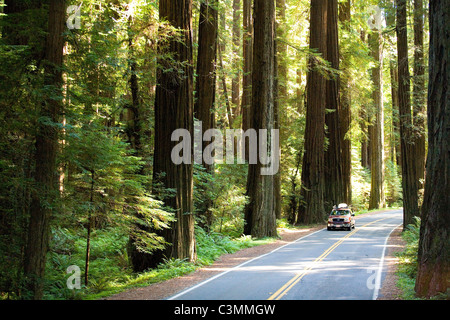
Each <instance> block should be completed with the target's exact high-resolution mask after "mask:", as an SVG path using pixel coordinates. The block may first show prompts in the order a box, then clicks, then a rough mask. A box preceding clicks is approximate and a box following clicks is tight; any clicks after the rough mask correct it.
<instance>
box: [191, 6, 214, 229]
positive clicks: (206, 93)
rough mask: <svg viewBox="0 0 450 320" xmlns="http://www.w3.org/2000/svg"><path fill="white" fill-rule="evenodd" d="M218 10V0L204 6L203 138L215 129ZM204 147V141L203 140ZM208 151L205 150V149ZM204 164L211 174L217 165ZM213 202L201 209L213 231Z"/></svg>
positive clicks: (200, 66) (200, 60)
mask: <svg viewBox="0 0 450 320" xmlns="http://www.w3.org/2000/svg"><path fill="white" fill-rule="evenodd" d="M217 29H218V11H217V1H216V0H207V1H205V2H202V3H201V5H200V18H199V34H198V37H199V38H198V55H197V81H196V89H195V92H196V95H197V96H196V99H195V104H194V113H195V118H196V119H198V120H199V121H201V122H202V137H203V134H204V133H205V131H206V130H208V129H212V128H214V127H215V112H214V102H215V96H216V57H217ZM201 143H202V144H203V139H202V141H201ZM201 150H204V147H203V146H202V147H201ZM202 165H203V167H204V168H205V169H206V171H207V172H209V173H210V174H212V173H213V169H214V166H213V165H208V164H206V163H205V162H204V160H203V157H202ZM211 204H212V203H211V200H210V199H207V198H206V197H205V198H203V201H202V204H201V205H200V207H199V208H197V214H198V215H199V216H201V217H202V218H201V219H199V220H200V222H199V223H200V226H202V227H204V228H206V229H209V227H210V226H211V223H212V213H211V212H210V210H209V207H210V206H211Z"/></svg>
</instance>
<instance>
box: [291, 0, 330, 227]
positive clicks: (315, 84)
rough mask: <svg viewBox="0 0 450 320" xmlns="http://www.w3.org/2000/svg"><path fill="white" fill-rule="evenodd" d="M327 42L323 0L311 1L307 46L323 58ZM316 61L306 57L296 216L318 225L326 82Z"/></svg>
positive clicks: (321, 206) (321, 215)
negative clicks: (303, 122)
mask: <svg viewBox="0 0 450 320" xmlns="http://www.w3.org/2000/svg"><path fill="white" fill-rule="evenodd" d="M326 39H327V0H311V18H310V45H309V47H310V48H311V49H316V50H317V52H318V53H320V54H322V56H324V55H325V54H326V47H327V44H326ZM317 66H318V61H317V58H315V57H314V56H313V55H311V56H310V57H309V62H308V67H309V68H308V69H309V71H308V77H307V105H306V128H305V151H304V155H303V164H302V178H301V181H302V187H301V188H302V189H301V192H300V197H301V198H300V201H301V203H300V205H299V217H298V219H297V221H299V222H301V223H306V224H308V223H315V222H321V221H323V219H324V216H325V208H324V199H323V193H324V183H325V181H324V141H325V131H324V128H325V100H324V98H323V97H324V96H325V93H326V80H325V77H324V76H323V75H322V74H321V73H320V72H319V71H318V70H317Z"/></svg>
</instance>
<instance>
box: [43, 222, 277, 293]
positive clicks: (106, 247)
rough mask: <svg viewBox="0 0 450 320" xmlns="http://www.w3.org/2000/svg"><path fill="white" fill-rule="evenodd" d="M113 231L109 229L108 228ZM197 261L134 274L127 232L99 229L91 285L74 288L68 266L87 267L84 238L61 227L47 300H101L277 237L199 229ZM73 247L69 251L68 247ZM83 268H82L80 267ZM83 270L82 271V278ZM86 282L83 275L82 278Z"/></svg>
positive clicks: (171, 263) (172, 261) (170, 262)
mask: <svg viewBox="0 0 450 320" xmlns="http://www.w3.org/2000/svg"><path fill="white" fill-rule="evenodd" d="M109 231H110V230H109ZM195 231H196V241H197V261H196V262H195V263H191V262H188V261H185V260H180V259H170V260H164V261H163V262H162V263H161V264H160V265H159V266H158V267H157V268H155V269H151V270H148V271H146V272H143V273H138V274H137V273H133V272H132V270H131V267H130V263H129V261H128V257H127V254H126V244H127V241H128V237H127V236H126V235H125V234H112V233H111V232H97V234H96V236H95V237H93V241H92V248H93V250H92V252H91V262H90V269H89V270H90V272H89V284H88V286H87V287H86V286H84V285H83V284H82V285H81V289H75V290H71V289H68V288H67V285H66V282H67V280H68V278H69V276H70V274H67V273H66V269H65V268H66V267H67V266H68V265H75V266H80V268H81V266H84V260H83V258H84V256H83V254H84V246H85V241H83V240H80V239H79V238H76V237H75V236H74V235H71V234H70V233H69V232H68V230H58V232H57V234H54V238H56V239H58V240H59V248H58V249H59V250H56V251H57V253H52V255H51V257H50V258H49V262H48V266H49V267H48V270H49V272H48V273H49V281H48V282H47V290H46V295H45V299H77V300H79V299H83V300H93V299H101V298H104V297H107V296H110V295H113V294H116V293H119V292H122V291H125V290H128V289H131V288H137V287H145V286H148V285H150V284H153V283H158V282H162V281H165V280H168V279H172V278H175V277H179V276H182V275H185V274H188V273H191V272H193V271H195V270H196V269H198V268H200V267H202V266H206V265H210V264H212V263H214V261H216V260H217V259H218V258H219V257H220V256H221V255H223V254H227V253H234V252H236V251H239V250H242V249H245V248H249V247H254V246H258V245H263V244H268V243H271V242H273V241H275V240H276V238H263V239H252V238H251V237H250V236H242V237H238V238H232V237H230V236H225V235H223V234H220V233H216V232H211V233H207V232H205V231H204V230H203V229H201V228H196V230H195ZM69 247H70V254H67V250H65V248H66V249H68V248H69ZM81 269H82V268H81ZM83 275H84V270H81V277H83ZM81 282H82V283H83V278H82V279H81Z"/></svg>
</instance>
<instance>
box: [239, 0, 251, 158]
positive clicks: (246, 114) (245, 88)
mask: <svg viewBox="0 0 450 320" xmlns="http://www.w3.org/2000/svg"><path fill="white" fill-rule="evenodd" d="M242 18H243V29H244V32H243V41H242V47H243V58H244V75H243V78H242V99H241V114H242V130H244V131H247V130H248V129H249V128H250V127H251V122H250V121H251V114H250V109H251V103H252V61H253V19H252V0H243V16H242ZM245 159H246V160H248V144H247V143H246V144H245Z"/></svg>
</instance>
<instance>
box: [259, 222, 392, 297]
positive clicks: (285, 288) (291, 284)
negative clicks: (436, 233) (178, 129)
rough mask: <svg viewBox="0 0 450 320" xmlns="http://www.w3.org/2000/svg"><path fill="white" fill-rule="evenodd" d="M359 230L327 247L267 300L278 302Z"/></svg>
mask: <svg viewBox="0 0 450 320" xmlns="http://www.w3.org/2000/svg"><path fill="white" fill-rule="evenodd" d="M385 219H387V218H383V219H379V220H376V221H372V222H370V223H367V224H365V225H363V226H362V227H360V228H364V227H367V226H369V225H371V224H374V223H376V222H379V221H381V220H385ZM358 230H359V229H355V230H353V231H352V232H350V233H349V234H347V235H346V236H345V237H343V238H342V239H340V240H339V241H337V242H336V243H334V244H333V245H332V246H331V247H329V248H328V249H327V250H325V252H324V253H322V254H321V255H320V256H319V257H318V258H317V259H316V260H314V261H313V262H312V263H311V264H310V266H309V267H307V268H305V269H303V271H302V272H300V273H298V274H296V275H295V276H294V277H293V278H292V279H291V280H289V281H288V282H287V283H286V284H285V285H284V286H282V287H281V288H280V289H278V290H277V292H275V293H274V294H273V295H271V296H270V297H269V299H268V300H280V299H281V298H282V297H283V296H284V295H286V294H287V293H288V292H289V290H291V289H292V287H294V286H295V285H296V284H297V283H298V282H299V281H300V280H302V278H303V277H304V276H306V274H307V273H308V271H310V270H311V269H313V268H314V266H315V265H316V264H318V263H319V262H321V261H322V260H323V259H325V258H326V257H327V256H328V255H329V254H330V253H331V252H332V251H333V250H334V249H336V248H337V247H338V246H339V245H341V244H342V242H344V241H345V239H348V238H350V237H351V236H352V235H354V234H355V233H356V232H358Z"/></svg>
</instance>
